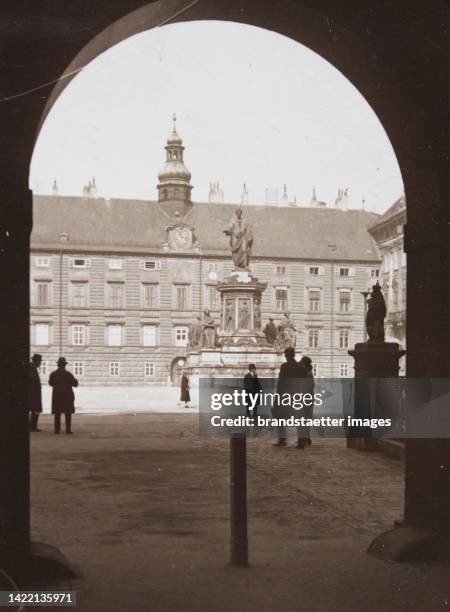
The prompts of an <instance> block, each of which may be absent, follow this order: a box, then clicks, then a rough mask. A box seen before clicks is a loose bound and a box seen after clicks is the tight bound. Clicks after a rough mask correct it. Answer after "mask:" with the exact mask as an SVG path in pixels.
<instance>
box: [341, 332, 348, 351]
mask: <svg viewBox="0 0 450 612" xmlns="http://www.w3.org/2000/svg"><path fill="white" fill-rule="evenodd" d="M349 344H350V330H348V329H340V330H339V348H341V349H345V348H348V347H349Z"/></svg>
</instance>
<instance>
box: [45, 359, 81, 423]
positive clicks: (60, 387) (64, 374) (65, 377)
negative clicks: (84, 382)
mask: <svg viewBox="0 0 450 612" xmlns="http://www.w3.org/2000/svg"><path fill="white" fill-rule="evenodd" d="M66 365H67V361H66V360H65V358H64V357H60V358H59V359H58V369H57V370H55V371H54V372H52V373H51V374H50V378H49V380H48V384H49V385H50V386H51V387H53V392H52V414H54V415H55V434H59V432H60V431H61V414H64V416H65V421H66V434H71V433H73V432H72V414H73V413H74V412H75V395H74V392H73V387H78V380H77V379H76V378H75V376H74V375H73V374H72V373H71V372H68V371H67V370H66Z"/></svg>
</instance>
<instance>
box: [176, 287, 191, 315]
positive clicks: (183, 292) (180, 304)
mask: <svg viewBox="0 0 450 612" xmlns="http://www.w3.org/2000/svg"><path fill="white" fill-rule="evenodd" d="M188 289H189V287H188V285H177V287H176V304H177V305H176V307H177V308H178V310H188Z"/></svg>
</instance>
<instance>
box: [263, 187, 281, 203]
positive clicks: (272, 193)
mask: <svg viewBox="0 0 450 612" xmlns="http://www.w3.org/2000/svg"><path fill="white" fill-rule="evenodd" d="M265 204H266V206H278V204H279V201H278V189H277V188H276V187H267V188H266V191H265Z"/></svg>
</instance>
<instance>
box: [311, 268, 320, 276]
mask: <svg viewBox="0 0 450 612" xmlns="http://www.w3.org/2000/svg"><path fill="white" fill-rule="evenodd" d="M319 274H320V268H319V266H310V267H309V275H310V276H319Z"/></svg>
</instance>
